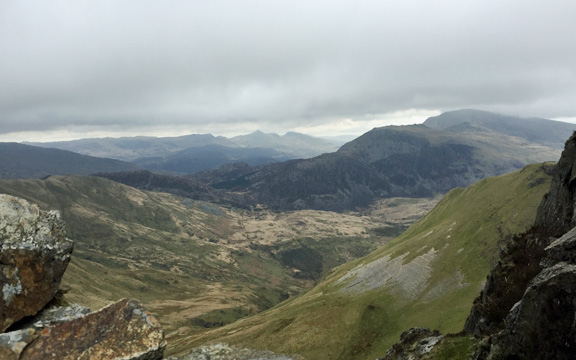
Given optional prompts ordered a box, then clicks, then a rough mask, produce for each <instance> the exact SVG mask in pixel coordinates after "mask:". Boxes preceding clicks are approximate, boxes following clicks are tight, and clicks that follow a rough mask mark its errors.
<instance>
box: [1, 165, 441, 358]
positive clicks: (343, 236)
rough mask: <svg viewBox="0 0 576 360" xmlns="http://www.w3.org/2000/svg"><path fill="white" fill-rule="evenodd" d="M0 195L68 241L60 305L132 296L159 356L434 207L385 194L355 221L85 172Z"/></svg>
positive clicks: (353, 216)
mask: <svg viewBox="0 0 576 360" xmlns="http://www.w3.org/2000/svg"><path fill="white" fill-rule="evenodd" d="M0 193H7V194H10V195H14V196H18V197H21V198H25V199H27V200H29V201H31V202H34V203H37V204H39V206H40V207H41V208H43V209H46V210H48V209H57V210H60V211H61V214H62V218H63V219H64V220H65V222H66V225H67V231H68V237H69V238H71V239H72V240H74V243H75V245H74V246H75V248H74V253H73V256H72V261H71V263H70V265H69V266H68V269H67V271H66V273H65V275H64V279H63V282H62V288H63V289H65V290H67V291H68V292H67V294H66V298H67V299H69V300H71V301H73V302H77V303H79V304H81V305H85V306H88V307H91V308H93V309H98V308H100V307H101V306H104V305H107V304H108V303H109V302H111V301H115V300H118V299H120V298H123V297H128V298H136V299H138V300H140V301H142V302H143V303H144V304H145V305H146V307H147V308H148V309H149V310H150V311H152V312H153V313H154V314H155V315H156V316H157V317H158V319H159V320H160V322H161V323H162V324H163V326H164V328H165V329H166V333H167V336H168V340H169V344H170V345H169V349H168V351H171V348H170V346H171V344H172V341H171V340H172V339H173V338H180V337H182V336H183V335H190V334H196V333H201V332H205V331H206V330H207V329H209V328H212V327H218V326H222V325H223V324H228V323H231V322H233V321H235V320H237V319H239V318H241V317H245V316H247V315H250V314H254V313H256V312H259V311H262V310H264V309H267V308H269V307H271V306H273V305H275V304H277V303H279V302H281V301H282V300H284V299H286V298H287V297H288V296H293V295H295V294H299V293H301V292H302V291H304V290H306V289H309V288H311V287H312V286H313V285H314V284H315V283H316V282H317V281H318V280H319V279H320V278H321V277H322V276H324V275H325V274H326V273H327V272H328V271H329V270H330V269H332V268H333V267H335V266H338V265H341V264H343V263H345V262H347V261H350V260H353V259H357V258H359V257H361V256H365V255H366V254H369V253H370V252H371V251H373V250H375V249H376V248H377V247H378V246H381V245H382V244H384V243H386V242H387V241H389V240H390V239H391V236H395V233H397V232H398V231H401V230H402V229H403V228H404V227H405V226H406V225H408V224H411V223H413V222H414V221H415V220H414V218H419V217H421V216H422V215H423V214H424V213H425V210H426V208H431V207H432V206H433V204H435V203H436V202H437V200H431V199H424V200H416V199H392V200H390V201H388V202H386V201H384V202H382V203H381V204H380V207H375V208H373V209H372V210H368V209H367V210H366V211H365V212H364V213H362V214H360V213H349V214H336V213H331V212H322V211H310V210H308V211H301V212H289V213H273V212H270V211H265V210H259V211H247V210H241V209H234V208H226V207H222V206H218V205H214V204H211V203H208V202H204V201H197V200H192V199H188V198H182V197H177V196H174V195H170V194H166V193H158V192H151V191H141V190H138V189H135V188H132V187H129V186H126V185H122V184H119V183H116V182H113V181H110V180H107V179H104V178H99V177H90V176H50V177H48V178H46V179H44V180H6V179H2V180H0ZM423 205H424V206H423ZM382 213H385V214H386V215H385V216H382V215H381V214H382ZM395 214H396V215H395Z"/></svg>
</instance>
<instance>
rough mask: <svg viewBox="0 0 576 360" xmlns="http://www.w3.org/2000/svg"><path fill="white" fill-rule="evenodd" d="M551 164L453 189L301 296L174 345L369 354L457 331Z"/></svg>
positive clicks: (528, 213)
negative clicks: (410, 332) (411, 331)
mask: <svg viewBox="0 0 576 360" xmlns="http://www.w3.org/2000/svg"><path fill="white" fill-rule="evenodd" d="M551 171H552V165H551V164H543V165H542V164H536V165H529V166H527V167H526V168H524V169H522V170H519V171H516V172H514V173H511V174H507V175H502V176H498V177H493V178H488V179H485V180H481V181H479V182H478V183H476V184H474V185H472V186H470V187H468V188H466V189H460V188H459V189H454V190H452V191H451V192H449V193H448V194H447V195H446V196H445V197H444V198H443V199H442V200H441V201H440V203H438V205H437V206H436V207H435V208H434V209H433V210H432V211H430V212H429V213H428V215H426V216H425V217H424V218H422V219H421V220H420V221H419V222H417V223H416V224H415V225H413V226H412V227H410V228H409V229H408V230H407V231H406V232H404V233H403V234H402V235H401V236H400V237H398V238H396V239H395V240H393V241H391V242H390V243H388V244H387V245H385V246H383V247H381V248H380V249H378V250H377V251H375V252H373V253H371V254H370V255H368V256H366V257H364V258H361V259H358V260H356V261H352V262H350V263H347V264H345V265H343V266H341V267H339V268H336V269H335V270H333V271H332V272H331V273H330V274H328V275H327V276H326V277H325V279H324V281H323V282H321V283H320V284H319V285H318V286H316V287H315V288H313V289H312V290H311V291H309V292H307V293H306V294H304V295H301V296H299V297H296V298H292V299H290V300H288V301H286V302H284V303H282V304H280V305H278V306H276V307H275V308H273V309H271V310H268V311H266V312H264V313H261V314H257V315H255V316H252V317H249V318H246V319H243V320H240V321H238V322H236V323H234V324H231V325H229V326H226V327H223V328H220V329H216V330H213V331H211V332H208V333H205V334H200V335H197V336H187V337H184V336H183V337H182V338H181V339H180V340H178V341H177V342H176V343H174V344H173V347H174V348H175V349H177V351H179V352H180V353H186V352H187V351H188V350H189V349H190V348H192V347H194V346H199V345H201V344H204V343H208V342H226V343H230V344H237V345H241V346H246V347H253V348H263V349H269V350H272V351H275V352H279V353H297V354H300V355H303V356H305V357H306V358H307V359H309V360H314V359H375V358H377V357H379V356H383V355H384V354H385V352H386V350H387V349H388V348H389V347H390V346H391V345H392V344H393V343H394V342H396V341H398V339H399V336H400V334H401V333H402V332H403V331H404V330H406V329H408V328H411V327H420V326H421V327H428V328H432V329H438V330H440V331H441V332H443V333H454V332H458V331H460V330H461V329H462V327H463V324H464V321H465V319H466V317H467V315H468V313H469V311H470V306H471V304H472V301H473V300H474V298H475V297H476V296H477V295H478V293H479V291H480V289H481V287H482V286H483V281H484V280H485V278H486V275H487V274H488V272H489V270H490V269H491V267H492V266H493V265H494V263H495V261H496V260H497V258H498V249H499V246H505V242H506V240H507V239H509V238H510V237H511V235H512V234H514V233H518V232H522V231H524V230H525V229H526V228H527V227H528V226H530V225H531V224H532V223H533V221H534V217H535V215H536V210H537V207H538V205H539V204H540V201H541V199H542V196H543V195H544V193H545V192H546V191H547V190H548V187H549V183H550V173H551Z"/></svg>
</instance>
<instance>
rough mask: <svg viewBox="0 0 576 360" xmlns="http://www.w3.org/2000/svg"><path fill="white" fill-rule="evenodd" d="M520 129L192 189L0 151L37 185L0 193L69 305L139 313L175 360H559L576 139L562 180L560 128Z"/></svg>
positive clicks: (351, 145)
mask: <svg viewBox="0 0 576 360" xmlns="http://www.w3.org/2000/svg"><path fill="white" fill-rule="evenodd" d="M522 124H524V123H523V122H522V120H521V119H518V118H514V117H509V116H503V115H498V114H491V113H487V112H482V111H477V110H461V111H455V112H450V113H445V114H442V115H440V116H438V117H434V118H430V119H428V120H427V121H426V122H425V123H424V124H422V125H411V126H388V127H382V128H375V129H373V130H371V131H369V132H368V133H366V134H364V135H362V136H360V137H359V138H357V139H355V140H353V141H350V142H348V143H346V144H344V145H343V146H342V147H340V149H339V150H338V151H336V152H331V153H325V154H322V155H318V156H315V157H312V158H310V159H292V160H288V161H283V162H278V163H272V164H268V165H265V164H259V165H256V166H254V165H250V164H248V163H247V162H232V163H226V164H224V165H222V166H221V167H220V168H218V169H215V170H204V171H201V172H198V173H195V174H194V175H189V176H173V175H169V174H166V173H164V174H159V173H154V172H152V171H150V170H142V169H138V168H137V167H136V165H134V164H132V163H127V162H121V161H118V160H110V159H98V158H94V157H91V156H86V155H80V154H76V153H72V152H70V151H66V150H57V149H45V148H38V147H33V146H28V145H24V144H1V145H2V146H5V148H4V149H2V148H0V150H3V151H0V154H2V156H1V157H0V160H1V161H0V169H2V171H3V173H4V174H17V175H18V174H19V175H20V176H21V177H22V176H23V175H22V174H24V172H26V173H27V174H36V176H37V177H42V179H38V178H36V179H27V180H21V179H15V180H10V179H0V192H1V193H6V194H10V195H13V196H17V197H21V198H24V199H27V200H29V201H31V202H34V203H36V204H38V205H39V206H40V208H41V209H45V210H52V209H56V210H59V211H60V212H61V214H62V218H63V219H64V220H65V222H66V224H67V229H68V236H69V237H70V238H72V239H74V242H75V250H74V254H73V255H72V261H71V262H70V265H69V268H68V270H67V272H66V274H65V276H64V279H63V282H62V288H63V290H64V291H65V292H66V295H65V296H66V299H67V300H68V301H72V302H76V303H79V304H82V305H85V306H89V307H92V308H97V307H100V306H103V305H105V304H107V303H108V302H110V301H115V300H118V299H119V298H122V297H137V298H139V299H140V300H141V301H142V302H143V303H144V304H145V305H146V307H147V308H148V309H150V310H151V311H152V312H153V313H154V314H156V315H157V316H158V318H159V320H160V322H161V323H162V324H164V327H165V329H166V333H167V337H168V341H169V346H168V350H167V353H168V354H169V355H177V356H180V359H195V358H194V357H190V356H188V354H190V353H191V351H192V349H193V348H194V347H197V346H203V345H205V344H214V343H223V342H224V343H227V344H231V346H236V347H249V348H256V349H266V350H272V351H275V352H279V353H287V354H290V353H294V354H298V355H302V356H305V357H306V358H307V359H309V360H313V359H374V358H382V356H385V357H384V359H386V360H388V359H392V358H394V359H396V358H397V357H394V356H396V355H394V354H397V355H398V356H401V358H407V357H413V355H412V353H414V354H416V355H414V356H416V357H415V359H462V358H470V357H471V356H474V358H475V359H478V360H484V359H488V358H499V359H500V358H502V359H514V358H518V354H524V355H522V356H521V357H520V358H528V357H529V355H530V354H538V355H537V356H536V357H538V358H543V359H556V358H561V359H569V358H571V357H570V356H572V355H571V354H572V352H571V346H572V343H573V341H572V340H573V339H572V340H570V339H568V340H566V339H567V338H566V336H572V335H570V334H573V333H576V330H574V329H573V327H574V326H573V324H574V321H573V314H574V311H573V309H574V303H575V301H574V299H573V298H574V296H573V295H571V294H573V293H575V292H576V289H575V288H574V286H573V285H572V284H574V283H575V281H574V279H576V269H575V268H574V266H575V265H571V264H572V263H576V260H574V259H576V257H575V256H574V255H573V254H572V250H571V249H573V248H574V245H573V243H574V242H576V240H575V239H576V235H574V234H576V233H574V232H573V231H572V232H568V233H567V234H566V235H564V233H566V231H568V230H569V229H570V228H572V227H573V226H574V220H573V219H574V189H573V187H574V184H573V181H572V179H573V178H574V176H573V174H572V172H573V169H574V166H575V165H574V164H576V160H575V159H576V138H575V137H574V136H573V137H571V138H570V139H569V141H568V142H566V143H565V150H564V152H563V154H562V157H560V161H559V164H558V165H555V164H553V163H549V162H544V163H542V161H546V160H556V159H558V157H559V152H560V151H561V150H560V148H559V146H561V145H559V144H560V142H561V140H560V138H561V134H564V133H566V136H565V138H568V136H570V134H572V132H573V130H572V129H573V128H574V125H571V124H568V125H567V124H565V123H560V122H556V121H551V120H546V119H529V120H527V122H526V124H529V125H528V126H526V128H524V129H523V128H522ZM546 130H549V131H546ZM259 135H261V134H255V136H256V137H258V136H259ZM264 135H265V134H264ZM212 138H213V137H212ZM203 139H204V140H205V141H207V142H210V141H211V136H207V137H203ZM125 140H126V141H127V142H130V141H132V140H134V141H136V140H135V139H134V138H132V140H130V141H128V139H125ZM140 140H141V139H140ZM180 140H182V139H180ZM245 140H246V138H243V139H240V140H238V141H245ZM218 141H223V142H226V141H227V140H226V139H219V140H218ZM144 143H146V141H144ZM162 146H166V143H164V145H162ZM162 146H160V145H158V148H162ZM222 146H224V147H226V145H222V144H208V143H206V144H204V145H202V146H198V147H196V148H194V150H190V148H187V149H183V150H174V149H173V150H169V151H167V152H165V153H164V154H163V155H161V156H159V158H161V162H163V163H169V161H166V159H168V160H174V159H177V160H178V159H179V160H183V159H185V158H186V156H191V157H190V158H193V156H198V159H201V158H202V157H201V156H200V155H199V154H201V153H202V151H204V150H201V149H219V150H222V148H221V147H222ZM199 149H200V150H199ZM238 149H240V148H238ZM242 149H243V150H246V151H247V152H248V153H249V152H250V151H252V150H250V149H248V148H242ZM267 149H269V148H267ZM154 151H157V150H154ZM158 151H159V150H158ZM274 151H276V150H274ZM278 151H279V150H278ZM179 152H182V153H183V154H182V156H181V157H179V155H177V154H178V153H179ZM152 153H153V151H151V153H150V154H152ZM237 153H238V154H241V152H240V151H238V152H237ZM276 154H278V153H276ZM231 155H234V152H232V153H231ZM153 157H154V156H151V158H153ZM29 159H30V160H29ZM28 161H29V162H28ZM133 161H148V160H144V159H142V158H140V160H133ZM532 162H539V163H537V164H531V165H526V166H524V164H526V163H532ZM264 163H265V162H264ZM97 164H100V165H98V166H96V165H97ZM150 164H153V161H151V160H150V162H148V163H146V166H151V165H150ZM185 164H186V163H185V160H184V162H183V163H182V165H175V167H176V168H177V169H178V168H179V166H180V167H182V166H184V165H185ZM115 166H116V167H115ZM514 169H519V170H516V171H512V170H514ZM54 170H57V171H54ZM119 170H121V171H119ZM59 171H61V172H63V173H65V174H70V173H75V172H85V173H88V174H92V173H94V172H98V176H84V175H66V176H60V175H53V174H57V173H58V172H59ZM157 171H166V170H157ZM511 171H512V172H511ZM503 173H505V174H503ZM498 174H503V175H498ZM489 175H498V176H489ZM6 177H7V176H6ZM15 177H18V176H15ZM470 183H473V184H472V185H470ZM550 184H552V185H550ZM440 196H442V199H441V200H440ZM287 210H288V211H287ZM327 210H331V211H327ZM335 211H338V213H337V212H335ZM535 218H536V221H535V220H534V219H535ZM563 235H564V236H563ZM558 237H560V238H559V240H557V241H555V239H556V238H558ZM478 294H480V295H478ZM556 300H558V302H557V303H556V302H555V301H556ZM555 304H558V305H557V306H556V305H555ZM538 309H540V310H541V311H539V310H538ZM550 316H552V317H553V318H554V319H556V320H554V321H551V320H550V319H551V318H550ZM555 326H559V327H561V329H562V330H561V331H556V330H555ZM414 327H417V329H411V330H408V329H409V328H414ZM423 327H426V328H430V329H435V330H440V331H441V332H442V333H452V335H450V336H445V337H442V336H441V335H440V333H438V332H431V331H429V330H425V329H422V328H423ZM462 329H464V331H462ZM407 330H408V331H407ZM413 334H424V335H423V336H424V337H420V338H418V337H414V335H413ZM540 334H546V336H544V337H541V336H540ZM566 334H568V335H566ZM474 335H476V337H474ZM481 337H484V340H482V339H481ZM399 338H400V339H401V343H396V344H395V342H397V341H398V339H399ZM431 339H435V340H433V341H432V340H431ZM486 339H489V340H486ZM527 339H528V340H527ZM571 341H572V342H571ZM410 342H412V343H413V344H412V345H413V349H411V350H410V351H411V353H410V354H411V355H407V353H405V351H408V350H406V349H405V348H404V346H405V345H406V344H409V343H410ZM432 342H434V344H436V342H440V343H439V345H438V346H436V347H434V344H432ZM405 343H406V344H405ZM540 343H542V344H545V345H546V344H547V345H546V346H540ZM567 344H568V345H567ZM412 345H410V344H409V346H408V345H406V346H408V347H410V346H412ZM492 345H494V346H492ZM214 346H216V348H217V347H218V346H217V345H214ZM422 346H423V347H424V348H425V350H426V351H427V352H425V353H423V352H422V351H423V350H422V349H423V347H422ZM228 349H230V348H228ZM388 349H391V350H390V351H387V350H388ZM526 354H528V355H526ZM202 356H203V355H202ZM499 356H500V357H499ZM527 356H528V357H527ZM278 358H289V357H288V356H280V357H278ZM295 358H297V356H296V357H295Z"/></svg>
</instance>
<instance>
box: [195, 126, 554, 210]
mask: <svg viewBox="0 0 576 360" xmlns="http://www.w3.org/2000/svg"><path fill="white" fill-rule="evenodd" d="M477 130H478V129H473V131H472V130H467V131H461V132H457V133H456V132H452V131H444V130H436V129H431V128H429V127H427V126H424V125H412V126H388V127H383V128H376V129H373V130H371V131H369V132H368V133H366V134H364V135H362V136H360V137H359V138H357V139H355V140H353V141H351V142H349V143H347V144H345V145H343V146H342V147H341V148H340V149H339V150H338V151H337V152H335V153H330V154H324V155H321V156H318V157H315V158H312V159H306V160H292V161H287V162H284V163H280V164H274V165H269V166H263V167H258V168H251V169H245V170H244V171H243V172H241V173H238V171H236V170H237V169H234V171H233V172H230V173H229V175H226V173H225V172H223V171H222V170H220V171H218V172H214V173H213V174H214V177H213V178H212V179H211V176H210V173H203V174H199V176H198V177H197V178H198V179H202V181H206V182H208V183H209V184H210V185H211V186H212V187H214V188H220V189H228V190H230V191H236V192H242V193H248V194H251V195H252V197H253V199H254V200H255V201H256V202H257V203H261V204H265V205H267V206H270V207H272V208H274V209H326V210H333V211H342V210H345V209H354V208H357V207H364V206H367V205H368V204H370V203H371V202H372V201H374V200H375V199H378V198H387V197H394V196H403V197H424V196H432V195H434V194H439V193H445V192H447V191H449V190H451V189H453V188H455V187H464V186H468V185H470V184H472V183H474V182H476V181H478V180H480V179H483V178H485V177H488V176H494V175H500V174H504V173H508V172H510V171H513V170H516V169H519V168H521V167H522V166H525V165H526V164H528V163H535V162H542V161H546V160H554V159H557V156H558V154H559V151H558V150H553V149H551V148H548V147H546V146H544V145H538V144H534V143H528V142H527V141H526V140H524V139H520V138H517V137H512V136H508V135H503V134H500V133H496V132H494V131H491V130H489V129H480V131H477Z"/></svg>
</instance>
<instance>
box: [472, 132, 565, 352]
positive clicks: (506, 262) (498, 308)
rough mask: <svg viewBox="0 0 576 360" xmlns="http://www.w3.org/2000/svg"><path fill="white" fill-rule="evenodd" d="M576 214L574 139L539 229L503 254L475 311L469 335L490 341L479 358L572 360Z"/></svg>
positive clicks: (538, 219)
mask: <svg viewBox="0 0 576 360" xmlns="http://www.w3.org/2000/svg"><path fill="white" fill-rule="evenodd" d="M575 209H576V135H573V136H572V137H571V138H570V139H569V140H568V141H567V142H566V147H565V150H564V152H563V153H562V157H561V158H560V161H559V162H558V165H557V169H556V174H555V177H554V178H553V181H552V184H551V188H550V191H549V193H548V194H547V196H546V197H545V198H544V199H543V201H542V203H541V205H540V207H539V209H538V215H537V217H536V221H535V224H534V227H533V228H532V230H530V231H529V232H528V233H526V234H523V235H521V236H519V237H517V238H515V239H514V241H513V242H512V243H511V244H510V245H509V247H508V249H507V250H506V251H504V252H503V254H502V256H501V261H500V262H499V264H498V265H497V266H496V267H495V268H494V270H493V271H492V272H491V274H490V275H489V277H488V280H487V283H486V286H485V289H484V290H483V292H482V294H481V295H480V297H479V298H478V299H477V301H476V302H475V304H474V306H473V308H472V311H471V314H470V316H469V318H468V320H467V322H466V326H465V331H467V332H469V333H474V335H476V336H477V337H484V340H483V341H482V343H481V344H482V345H481V346H480V347H479V349H478V351H477V353H476V354H475V359H477V360H483V359H490V360H497V359H498V360H512V359H544V360H547V359H550V360H552V359H574V354H576V227H575V226H576V214H575ZM570 229H571V230H570ZM562 234H564V235H562ZM560 235H562V236H561V237H560V238H558V236H560Z"/></svg>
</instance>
